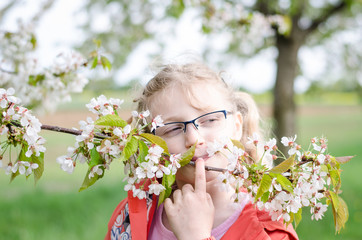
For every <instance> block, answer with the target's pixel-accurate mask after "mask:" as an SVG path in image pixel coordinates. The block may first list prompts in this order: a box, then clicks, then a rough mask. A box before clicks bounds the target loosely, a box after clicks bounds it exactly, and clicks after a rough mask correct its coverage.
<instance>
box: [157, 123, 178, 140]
mask: <svg viewBox="0 0 362 240" xmlns="http://www.w3.org/2000/svg"><path fill="white" fill-rule="evenodd" d="M183 131H184V124H183V123H171V124H166V125H165V126H162V127H159V128H156V130H155V135H157V136H160V137H162V138H171V137H175V136H177V135H179V134H182V133H183Z"/></svg>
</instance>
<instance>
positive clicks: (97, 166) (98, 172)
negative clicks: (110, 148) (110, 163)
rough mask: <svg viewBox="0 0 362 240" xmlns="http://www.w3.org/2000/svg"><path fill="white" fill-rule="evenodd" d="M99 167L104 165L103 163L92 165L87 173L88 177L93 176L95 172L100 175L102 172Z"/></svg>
mask: <svg viewBox="0 0 362 240" xmlns="http://www.w3.org/2000/svg"><path fill="white" fill-rule="evenodd" d="M101 167H104V165H103V164H98V165H95V166H94V167H92V169H91V171H90V173H89V175H88V178H89V179H91V178H93V177H94V175H95V174H97V175H99V176H100V175H102V174H103V169H102V168H101Z"/></svg>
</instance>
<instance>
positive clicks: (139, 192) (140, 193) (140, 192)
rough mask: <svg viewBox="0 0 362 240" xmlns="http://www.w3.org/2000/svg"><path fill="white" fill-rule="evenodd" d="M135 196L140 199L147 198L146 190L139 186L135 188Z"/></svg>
mask: <svg viewBox="0 0 362 240" xmlns="http://www.w3.org/2000/svg"><path fill="white" fill-rule="evenodd" d="M133 197H138V198H139V199H144V198H146V192H145V191H143V190H141V189H139V188H136V189H133Z"/></svg>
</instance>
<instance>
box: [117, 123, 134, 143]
mask: <svg viewBox="0 0 362 240" xmlns="http://www.w3.org/2000/svg"><path fill="white" fill-rule="evenodd" d="M130 132H131V125H126V126H125V127H124V128H123V131H122V129H121V128H118V127H117V128H115V129H114V130H113V134H114V135H116V136H117V137H119V138H121V139H122V140H123V141H126V140H127V137H128V134H129V133H130Z"/></svg>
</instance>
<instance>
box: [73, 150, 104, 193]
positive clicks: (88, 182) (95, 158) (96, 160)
mask: <svg viewBox="0 0 362 240" xmlns="http://www.w3.org/2000/svg"><path fill="white" fill-rule="evenodd" d="M90 158H91V159H90V161H89V162H88V166H89V168H88V171H87V174H86V175H85V177H84V180H83V183H82V186H81V187H80V188H79V192H80V191H83V190H85V189H87V188H88V187H90V186H92V185H93V184H94V183H95V182H96V181H97V180H98V179H100V178H102V177H103V176H104V167H103V166H100V168H101V169H102V170H103V172H102V175H98V174H97V173H95V174H94V176H93V177H92V178H89V173H90V172H91V170H92V168H93V167H94V166H96V165H99V164H103V163H104V162H105V160H104V159H103V158H102V156H101V154H100V153H99V152H98V151H97V150H96V148H92V149H91V150H90Z"/></svg>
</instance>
